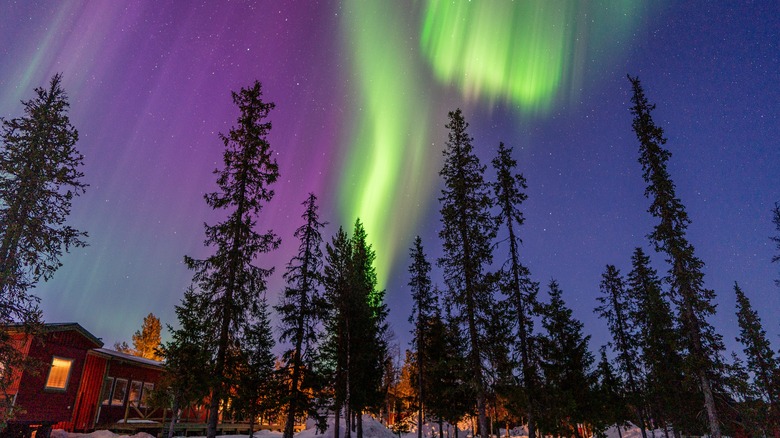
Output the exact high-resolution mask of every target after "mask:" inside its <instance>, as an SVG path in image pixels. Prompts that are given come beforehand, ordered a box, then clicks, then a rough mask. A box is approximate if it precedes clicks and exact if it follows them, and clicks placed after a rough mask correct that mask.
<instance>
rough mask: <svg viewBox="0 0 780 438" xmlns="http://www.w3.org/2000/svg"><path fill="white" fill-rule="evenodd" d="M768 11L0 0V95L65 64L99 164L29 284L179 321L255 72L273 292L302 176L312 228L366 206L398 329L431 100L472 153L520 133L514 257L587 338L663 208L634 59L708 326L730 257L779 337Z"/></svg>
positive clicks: (732, 269) (432, 216) (427, 239)
mask: <svg viewBox="0 0 780 438" xmlns="http://www.w3.org/2000/svg"><path fill="white" fill-rule="evenodd" d="M778 29H780V7H779V6H778V5H777V4H776V3H775V2H770V1H758V2H755V3H752V4H750V5H741V6H736V5H721V4H711V3H702V2H668V3H662V2H652V3H651V2H647V3H641V2H635V1H615V2H608V3H606V2H604V3H597V2H587V3H585V2H563V1H561V2H549V1H514V2H510V1H505V2H480V1H471V2H465V1H464V2H449V1H446V2H445V1H442V0H427V1H423V0H419V1H387V2H385V1H359V0H344V1H342V2H335V1H326V2H315V1H291V2H270V1H260V2H249V1H246V2H232V1H231V2H228V1H203V2H197V3H196V2H187V3H184V2H173V1H166V2H155V1H137V2H127V3H124V2H97V1H93V2H89V1H67V2H55V1H12V0H6V1H0V117H15V116H18V115H19V113H20V108H21V105H20V104H19V100H20V99H27V98H29V97H30V96H32V89H33V88H34V87H36V86H40V85H42V84H44V83H46V82H47V81H48V79H49V78H50V77H51V76H52V75H53V74H54V73H56V72H62V73H63V82H64V88H65V90H66V91H67V93H68V95H69V97H70V102H71V112H70V116H71V121H72V123H73V124H74V125H75V126H76V128H77V129H78V130H79V132H80V135H81V139H80V141H79V143H78V148H79V150H80V151H81V152H82V153H83V154H84V156H85V163H86V165H85V168H84V172H85V174H86V178H85V180H86V182H87V183H89V184H90V187H89V188H88V189H87V193H86V194H85V195H84V196H82V197H81V198H78V199H76V200H75V202H74V210H73V213H72V215H71V218H70V222H71V223H72V224H73V225H74V226H75V227H77V228H79V229H84V230H86V231H88V232H89V234H90V238H89V240H88V241H89V244H90V246H89V247H88V248H84V249H79V250H77V251H75V252H74V253H72V254H70V255H68V256H66V257H64V258H63V260H62V261H63V263H64V265H63V267H62V268H61V269H60V270H59V271H58V272H57V273H56V274H55V276H54V278H53V279H52V280H51V281H49V282H48V283H46V284H42V285H40V286H39V287H38V289H37V290H36V291H34V293H35V294H36V295H38V296H39V297H40V298H41V299H42V308H43V310H44V317H45V319H46V320H47V321H51V322H65V321H76V322H79V323H81V324H82V325H83V326H84V327H85V328H87V329H88V330H90V331H92V332H93V333H95V334H96V335H97V336H101V337H103V338H104V341H106V343H107V344H109V345H111V344H113V342H114V341H116V340H129V338H130V335H131V334H132V332H133V331H134V330H136V329H138V327H140V324H141V321H142V318H143V316H145V315H146V314H147V313H149V312H154V313H155V314H157V315H158V316H160V317H161V319H162V321H163V323H174V318H173V305H174V304H176V303H178V301H179V299H180V298H181V296H182V293H183V291H184V289H185V288H186V286H187V285H188V284H189V281H190V278H191V273H190V272H188V271H187V270H186V269H185V268H184V266H183V264H182V258H183V255H184V254H189V255H193V256H199V255H204V254H205V253H206V252H207V251H208V249H206V248H204V247H203V245H202V241H203V228H202V224H203V222H204V221H206V222H213V220H214V219H215V213H214V212H211V211H209V209H208V207H207V206H206V205H205V202H204V201H203V199H202V195H203V194H204V193H206V192H209V191H212V190H213V189H214V187H215V185H214V176H213V175H212V174H211V171H212V170H213V169H214V168H215V167H216V166H218V165H220V156H221V144H220V142H219V140H218V138H217V133H218V132H226V131H227V130H228V129H229V127H230V126H231V125H232V124H233V122H234V120H235V117H236V111H235V108H233V107H232V106H231V102H230V91H231V90H237V89H239V88H240V87H241V86H245V85H248V84H250V83H251V82H252V81H253V80H255V79H258V80H260V81H261V82H262V83H263V88H264V94H265V98H266V99H267V100H269V101H273V102H275V103H276V105H277V106H276V109H275V110H274V111H273V112H272V113H271V116H270V119H271V121H272V122H273V129H272V132H271V135H270V137H269V140H270V142H271V146H272V148H273V149H274V150H275V151H276V153H277V160H278V162H279V166H280V173H281V178H280V180H279V182H278V183H277V184H276V186H275V187H274V189H275V190H276V198H275V199H274V201H273V202H272V203H271V204H270V205H269V206H268V207H267V208H266V209H265V210H264V212H263V214H264V217H263V218H262V223H261V224H260V226H261V228H263V229H265V228H272V229H273V230H274V231H276V232H277V234H279V235H280V236H281V237H282V239H283V244H282V247H281V248H280V249H279V250H278V251H276V252H274V253H272V254H269V255H268V256H267V257H264V258H263V259H261V260H258V264H260V265H262V266H275V267H276V273H275V274H274V276H273V278H272V281H271V283H270V284H269V290H268V297H269V300H270V301H271V302H272V303H273V302H275V300H276V296H277V293H278V291H279V290H280V288H281V286H282V280H281V274H282V272H283V270H284V266H285V264H286V263H287V262H288V261H289V259H290V257H291V256H292V254H293V253H294V251H295V248H296V247H297V242H295V241H294V238H293V237H292V233H293V231H294V229H295V228H296V227H297V226H299V221H300V219H299V218H300V215H301V213H302V210H301V206H300V204H301V202H302V201H303V200H304V199H305V198H306V195H307V194H308V193H309V192H314V193H315V194H316V195H317V196H318V198H319V199H320V202H321V213H322V218H323V219H324V220H327V221H328V222H329V223H330V225H329V226H328V229H327V232H326V235H328V236H329V235H332V234H333V232H335V230H336V229H337V228H338V226H340V225H341V226H344V227H345V228H346V229H351V227H352V224H353V222H354V220H355V218H357V217H359V218H360V219H361V220H362V221H363V223H364V225H365V227H366V230H367V232H368V235H369V239H370V241H371V243H372V244H373V246H374V248H375V249H376V251H377V272H378V276H379V280H380V282H381V283H382V284H383V285H384V286H385V287H386V288H387V299H388V303H389V305H390V312H391V313H390V319H391V321H392V323H393V326H394V327H393V328H394V331H395V332H396V335H397V336H398V338H399V339H400V341H401V342H402V345H401V348H402V349H403V348H405V345H404V344H403V342H405V340H406V339H407V332H408V328H407V327H406V322H405V321H406V319H407V317H408V312H409V309H410V308H411V307H410V301H409V298H408V291H407V289H406V282H407V274H406V266H407V264H408V259H407V252H408V248H409V246H410V245H411V243H412V240H413V238H414V236H415V235H416V234H419V235H420V236H421V237H422V238H423V243H424V245H425V247H426V252H427V253H428V254H429V256H430V257H431V259H435V257H437V256H438V255H439V253H440V250H439V247H438V246H439V242H438V239H437V237H436V236H437V232H438V229H439V224H438V208H439V205H438V201H437V197H438V194H439V189H440V181H439V177H438V170H439V167H440V165H441V150H442V147H443V144H444V141H445V140H446V131H445V130H444V124H445V122H446V115H447V111H449V110H452V109H454V108H455V107H461V108H462V109H463V110H464V113H465V115H466V118H467V120H468V121H469V122H470V123H471V131H470V132H471V135H472V136H473V137H474V138H475V144H476V145H477V147H478V149H479V150H480V156H481V158H482V160H483V164H489V160H490V158H492V155H493V154H494V153H495V149H496V148H497V146H498V142H499V141H504V142H505V143H506V144H507V145H509V146H512V147H514V149H515V158H516V159H517V160H518V163H519V168H520V169H521V170H522V171H523V172H524V173H525V176H526V178H527V180H528V184H529V189H528V195H529V200H528V201H527V202H526V205H525V206H524V212H525V215H526V218H527V222H526V225H525V226H524V227H523V229H522V230H521V233H522V234H523V240H524V247H523V259H524V262H525V263H526V264H527V265H528V266H529V268H530V269H531V272H532V274H533V276H534V279H535V280H537V281H540V282H541V283H542V284H545V283H546V282H547V281H549V279H550V278H553V277H554V278H556V279H558V280H559V282H560V284H561V287H562V289H563V291H564V298H565V299H566V300H567V301H568V302H570V304H571V305H572V307H574V308H575V314H576V316H577V317H579V318H581V319H583V320H584V322H585V329H586V331H587V332H588V333H592V334H594V341H593V346H598V345H600V344H601V343H603V342H604V341H603V339H604V338H605V336H606V328H605V327H604V324H603V323H602V322H601V321H598V320H595V319H594V317H593V315H592V312H591V310H592V309H593V307H594V306H595V296H596V295H597V293H598V282H599V278H600V275H601V272H602V271H603V269H604V266H605V265H606V264H608V263H610V264H616V265H617V266H618V267H619V268H620V269H621V270H623V271H624V272H625V271H627V270H628V269H629V262H628V261H629V257H630V254H631V252H632V250H633V248H634V247H635V246H638V245H643V246H645V247H646V248H647V243H646V239H645V238H644V236H645V234H646V233H647V232H649V230H650V228H651V226H652V219H651V218H650V217H649V215H648V214H647V213H645V210H646V208H647V201H646V200H645V199H644V197H643V196H642V193H643V190H644V187H643V183H642V181H641V173H640V168H639V165H638V163H637V162H636V144H635V141H634V138H633V133H632V132H631V130H630V128H631V127H630V120H631V119H630V114H629V113H628V109H627V108H628V99H629V86H628V81H627V80H626V79H625V75H626V73H631V74H632V75H633V74H636V75H639V76H640V78H642V80H643V84H644V85H645V89H646V91H647V93H648V96H649V98H650V99H651V100H652V101H653V102H655V103H657V104H658V110H657V119H656V121H657V123H659V124H660V125H662V126H663V127H664V129H665V130H666V133H667V136H668V137H669V144H668V146H669V149H670V150H671V151H672V153H673V157H672V160H671V169H670V170H671V172H672V177H673V178H674V180H675V183H676V184H677V187H678V194H679V195H680V196H681V198H682V201H683V203H684V204H685V205H686V207H687V208H688V210H689V214H690V216H691V219H692V221H693V223H692V225H691V227H690V232H691V235H690V238H691V242H692V243H693V245H694V246H695V247H696V249H697V251H698V253H699V255H700V257H701V258H702V259H703V260H704V262H705V263H706V265H707V270H706V271H705V274H706V278H705V281H706V282H707V285H708V287H711V288H713V289H714V290H715V291H716V293H717V294H718V296H719V301H718V302H719V304H720V307H719V313H718V316H717V320H716V321H714V323H715V325H716V327H719V328H721V330H722V332H723V334H724V338H725V339H726V341H727V342H732V341H733V338H734V336H735V333H736V330H737V329H736V322H735V318H734V315H733V311H732V309H733V308H734V297H733V291H732V289H731V287H732V285H733V282H734V281H738V282H739V283H740V285H741V286H742V288H743V290H745V292H746V294H747V295H748V296H749V297H750V299H751V300H753V302H754V307H756V308H757V309H759V312H760V313H761V316H762V317H763V318H764V320H765V325H766V329H767V330H768V331H769V333H770V335H771V336H776V335H777V334H778V333H780V327H778V325H777V324H776V322H773V319H775V318H773V317H775V316H776V314H777V309H778V308H780V290H778V289H777V287H776V286H774V284H773V280H774V279H776V278H778V277H780V266H776V265H775V266H773V265H771V264H770V259H771V256H772V255H773V254H774V252H773V251H774V250H773V248H772V246H771V242H770V241H769V239H768V237H769V236H770V235H773V234H774V229H773V227H772V224H771V216H770V209H771V207H772V205H774V202H776V201H780V190H778V189H779V188H780V172H778V170H780V147H778V144H777V138H778V137H780V135H778V134H780V129H778V128H779V127H780V121H778V115H777V113H778V111H777V109H778V104H777V102H779V101H780V91H779V89H780V85H778V84H780V73H778V72H779V71H780V59H779V57H778V53H780V48H779V47H778V41H780V35H778V32H779V31H778ZM488 174H490V172H489V171H488ZM653 257H654V261H655V262H656V263H657V264H658V265H659V266H661V267H662V266H663V265H662V260H661V258H660V257H659V256H656V255H654V256H653ZM542 295H543V296H544V289H543V292H542ZM762 310H763V312H762ZM773 312H774V314H773Z"/></svg>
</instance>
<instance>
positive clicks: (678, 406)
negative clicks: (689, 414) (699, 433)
mask: <svg viewBox="0 0 780 438" xmlns="http://www.w3.org/2000/svg"><path fill="white" fill-rule="evenodd" d="M631 265H632V269H631V272H630V273H629V274H628V284H627V287H628V290H629V293H630V295H631V301H632V302H633V303H634V304H633V305H632V306H630V309H631V320H633V321H634V322H635V324H636V325H637V329H638V335H639V340H638V346H639V350H640V362H641V364H642V366H643V368H644V371H645V401H646V403H647V406H648V412H647V415H648V416H649V417H652V418H653V420H654V423H655V425H656V427H658V426H661V425H663V426H666V425H669V424H674V425H675V428H676V429H677V430H679V428H680V427H682V425H684V424H686V423H690V421H683V420H684V419H683V416H684V415H683V414H684V413H685V411H686V410H685V409H683V407H684V406H687V405H688V404H689V403H686V402H685V399H686V398H688V396H689V394H688V392H689V391H687V385H685V382H684V376H683V374H682V357H681V356H680V353H679V347H678V345H679V333H678V331H677V330H676V329H675V327H674V319H673V318H674V317H673V313H672V310H671V307H670V306H669V303H668V302H667V301H666V298H665V297H666V294H665V293H664V291H663V290H662V288H661V280H660V279H659V278H658V274H657V272H656V271H655V270H654V269H653V268H652V267H651V266H650V257H649V256H647V255H646V254H645V253H644V251H643V250H642V248H636V249H635V250H634V254H633V255H632V257H631ZM669 388H677V390H675V391H669Z"/></svg>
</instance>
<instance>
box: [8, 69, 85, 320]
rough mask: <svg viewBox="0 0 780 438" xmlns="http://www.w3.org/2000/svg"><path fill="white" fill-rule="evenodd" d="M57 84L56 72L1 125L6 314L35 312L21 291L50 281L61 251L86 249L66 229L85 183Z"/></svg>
mask: <svg viewBox="0 0 780 438" xmlns="http://www.w3.org/2000/svg"><path fill="white" fill-rule="evenodd" d="M61 82H62V75H60V74H57V75H54V77H52V79H51V81H50V83H49V88H48V89H44V88H36V89H35V94H36V97H35V98H34V99H31V100H28V101H26V102H22V104H23V105H24V112H25V116H24V117H20V118H14V119H11V120H4V119H0V121H2V132H1V133H0V139H2V148H0V294H2V296H3V297H4V298H5V297H8V298H10V299H11V301H10V302H9V303H7V305H8V310H7V311H6V312H8V311H10V312H12V313H17V312H34V311H35V307H36V304H37V299H34V298H32V297H30V296H28V295H26V291H27V290H28V289H30V288H32V287H34V286H35V285H36V284H37V283H38V281H39V280H41V279H43V280H44V281H46V280H48V279H49V278H51V276H52V275H53V274H54V272H55V271H56V270H57V268H59V267H60V266H61V263H60V261H59V259H60V257H61V256H62V252H63V250H64V251H65V252H68V251H69V250H70V248H71V247H83V246H86V242H84V240H83V239H84V238H86V237H87V233H85V232H83V231H79V230H77V229H75V228H72V227H70V226H68V225H65V220H66V219H67V217H68V215H69V214H70V209H71V202H72V200H73V198H74V197H76V196H79V195H81V194H83V193H84V190H85V189H86V187H87V184H85V183H84V182H82V181H81V179H82V178H83V177H84V173H83V172H81V170H79V168H80V167H81V166H82V165H83V161H84V156H83V155H81V153H80V152H79V151H78V150H77V149H76V142H77V141H78V138H79V134H78V131H77V130H76V128H74V127H73V125H71V124H70V120H69V118H68V115H67V112H68V108H69V107H70V104H69V103H68V96H67V95H66V94H65V91H63V89H62V86H61ZM8 298H6V299H8ZM3 304H5V303H3ZM3 307H4V308H5V306H3ZM25 309H27V310H25ZM19 317H20V318H21V317H23V315H19ZM22 319H23V318H22ZM2 322H4V323H6V322H9V321H2Z"/></svg>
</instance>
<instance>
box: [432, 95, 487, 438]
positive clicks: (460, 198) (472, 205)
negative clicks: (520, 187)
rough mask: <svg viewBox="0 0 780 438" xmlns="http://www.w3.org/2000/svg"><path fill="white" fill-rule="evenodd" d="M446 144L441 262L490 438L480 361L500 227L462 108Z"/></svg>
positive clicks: (484, 432) (479, 410) (482, 421)
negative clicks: (463, 328) (463, 327)
mask: <svg viewBox="0 0 780 438" xmlns="http://www.w3.org/2000/svg"><path fill="white" fill-rule="evenodd" d="M446 128H447V129H449V134H448V140H447V143H446V147H445V149H444V167H443V168H442V169H441V171H440V172H439V175H441V176H442V178H443V179H444V186H445V187H444V189H443V190H442V195H441V197H440V198H439V202H440V204H441V209H440V212H441V221H442V229H441V231H439V237H440V238H441V239H442V244H443V250H444V255H443V256H442V257H441V258H439V259H438V265H439V266H440V267H441V268H443V270H444V272H443V275H444V280H445V283H446V285H447V289H448V293H449V295H450V296H451V297H452V301H453V302H454V303H455V304H456V305H457V307H458V309H459V310H460V312H461V315H462V320H463V321H464V322H465V325H466V333H465V334H466V337H467V339H468V345H467V351H468V364H469V368H470V372H469V378H470V382H469V384H470V386H471V389H472V391H473V394H475V396H476V405H477V413H478V418H479V433H480V434H481V435H482V437H483V438H487V434H488V424H487V416H486V397H487V388H486V381H485V379H486V370H485V367H484V363H483V361H482V357H483V354H484V353H485V351H484V350H483V348H484V346H485V343H484V340H485V339H484V337H485V329H486V327H485V321H487V320H488V318H489V315H490V310H491V309H492V307H493V296H492V290H491V288H492V286H491V284H490V282H489V281H488V280H489V279H488V276H487V275H486V274H487V273H486V268H487V267H488V266H489V265H490V264H491V263H492V261H493V256H492V246H491V242H492V241H493V239H494V237H495V235H496V226H495V221H494V219H493V217H492V216H491V214H490V209H491V207H492V205H493V200H492V198H491V197H490V193H489V191H490V188H489V186H488V184H487V183H486V182H485V180H484V173H485V166H483V165H482V164H480V162H479V158H478V157H477V156H476V155H475V153H474V147H473V146H472V138H471V137H470V136H469V134H468V132H467V131H466V130H467V128H468V123H466V121H465V120H464V119H463V114H462V113H461V111H460V109H457V110H455V111H454V112H450V113H449V123H447V125H446Z"/></svg>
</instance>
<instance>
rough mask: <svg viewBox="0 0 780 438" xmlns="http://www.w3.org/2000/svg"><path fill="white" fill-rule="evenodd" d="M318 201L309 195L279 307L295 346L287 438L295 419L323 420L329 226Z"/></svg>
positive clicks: (289, 371) (288, 354)
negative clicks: (320, 348)
mask: <svg viewBox="0 0 780 438" xmlns="http://www.w3.org/2000/svg"><path fill="white" fill-rule="evenodd" d="M316 201H317V197H316V196H314V194H313V193H310V194H309V197H308V198H307V200H306V201H305V202H304V203H303V205H305V207H306V211H305V212H304V214H303V216H302V218H303V220H304V222H305V223H304V224H303V225H301V226H300V227H299V228H298V229H297V230H295V237H296V238H297V239H298V240H299V241H300V245H299V246H298V253H297V254H296V255H295V256H294V257H293V259H292V260H290V263H288V265H287V271H286V272H285V274H284V279H285V281H286V282H287V287H286V288H285V290H284V296H283V297H282V300H281V303H280V304H279V306H277V307H276V311H277V312H278V314H279V316H280V318H281V322H282V334H281V339H280V340H281V341H282V342H284V341H291V342H292V346H291V348H289V349H288V350H286V351H285V352H284V354H283V361H284V366H283V369H284V371H283V373H284V374H285V375H286V376H288V378H289V380H288V382H287V388H288V390H287V396H286V399H287V400H286V402H287V403H286V405H287V412H286V421H285V426H284V437H285V438H292V436H293V434H294V432H295V430H294V427H295V418H296V417H298V416H300V415H301V414H309V415H312V416H315V417H318V416H319V413H318V412H317V406H316V399H315V395H316V391H311V390H305V389H306V388H309V389H312V385H313V384H314V383H315V381H318V380H319V379H317V378H316V376H314V375H313V373H314V372H315V366H314V359H315V357H314V351H312V350H313V349H314V348H315V347H316V345H317V327H318V326H319V324H320V323H321V322H322V320H323V319H324V317H325V312H326V309H325V303H324V301H323V298H322V296H321V292H320V290H319V289H320V287H321V286H322V248H321V247H322V234H321V232H320V229H321V228H323V227H324V226H325V224H324V223H322V222H320V221H319V215H318V213H317V204H316Z"/></svg>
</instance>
